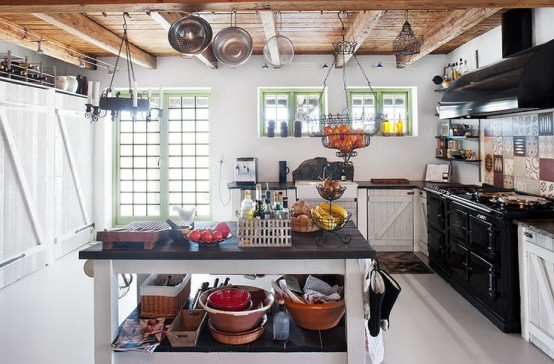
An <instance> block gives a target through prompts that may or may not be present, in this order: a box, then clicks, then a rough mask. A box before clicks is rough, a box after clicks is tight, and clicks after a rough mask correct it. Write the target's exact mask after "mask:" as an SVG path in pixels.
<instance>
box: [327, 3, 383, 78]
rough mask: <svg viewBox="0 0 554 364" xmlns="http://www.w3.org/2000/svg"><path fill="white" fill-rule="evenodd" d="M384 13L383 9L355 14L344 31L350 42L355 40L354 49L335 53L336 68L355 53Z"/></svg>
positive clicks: (342, 65) (346, 38) (341, 65)
mask: <svg viewBox="0 0 554 364" xmlns="http://www.w3.org/2000/svg"><path fill="white" fill-rule="evenodd" d="M383 14H385V11H383V10H377V11H362V12H360V13H358V15H356V18H355V19H354V21H353V23H352V27H350V29H348V32H347V33H346V35H345V37H344V39H345V40H347V41H351V42H356V46H355V47H354V50H353V52H352V53H350V54H345V55H344V56H343V55H340V54H336V55H335V67H336V68H342V67H344V65H345V64H346V63H347V62H348V61H349V60H350V58H352V55H353V54H354V53H356V51H357V50H358V48H360V46H361V45H362V43H363V42H364V41H365V40H366V38H367V37H368V36H369V34H370V33H371V32H372V31H373V28H374V27H375V25H376V24H377V22H378V21H379V19H380V18H381V17H382V16H383Z"/></svg>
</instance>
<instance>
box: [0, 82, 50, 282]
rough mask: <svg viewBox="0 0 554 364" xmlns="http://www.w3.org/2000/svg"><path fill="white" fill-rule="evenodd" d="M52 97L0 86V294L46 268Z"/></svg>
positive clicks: (22, 87)
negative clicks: (15, 283)
mask: <svg viewBox="0 0 554 364" xmlns="http://www.w3.org/2000/svg"><path fill="white" fill-rule="evenodd" d="M52 96H53V92H52V93H49V92H48V90H43V89H38V88H30V87H24V86H20V85H16V84H10V83H7V82H0V101H1V102H2V103H1V105H0V288H1V287H4V286H7V285H8V284H10V283H13V282H15V281H16V280H18V279H20V278H22V277H24V276H26V275H28V274H30V273H32V272H34V271H35V270H37V269H39V268H41V267H43V266H45V265H46V264H47V262H48V254H47V252H48V251H47V246H48V244H47V242H48V240H49V237H50V234H49V232H50V230H49V228H50V227H51V225H53V221H52V215H51V208H52V206H53V195H52V193H51V187H52V176H53V173H52V170H53V168H52V167H53V155H54V153H53V145H52V144H51V141H52V138H51V136H52V130H53V128H52V126H53V122H52V118H51V116H50V117H49V113H48V104H49V103H52Z"/></svg>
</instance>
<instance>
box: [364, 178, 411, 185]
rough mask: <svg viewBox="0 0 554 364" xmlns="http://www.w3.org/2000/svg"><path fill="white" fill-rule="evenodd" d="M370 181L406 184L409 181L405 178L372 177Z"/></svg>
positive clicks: (382, 183)
mask: <svg viewBox="0 0 554 364" xmlns="http://www.w3.org/2000/svg"><path fill="white" fill-rule="evenodd" d="M371 183H375V184H378V185H392V184H407V183H410V181H408V180H407V179H405V178H372V179H371Z"/></svg>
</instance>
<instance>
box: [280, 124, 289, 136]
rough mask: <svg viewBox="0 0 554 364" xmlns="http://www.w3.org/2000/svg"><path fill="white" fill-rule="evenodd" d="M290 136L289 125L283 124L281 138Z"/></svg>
mask: <svg viewBox="0 0 554 364" xmlns="http://www.w3.org/2000/svg"><path fill="white" fill-rule="evenodd" d="M288 136H289V124H288V123H287V122H286V121H282V122H281V138H286V137H288Z"/></svg>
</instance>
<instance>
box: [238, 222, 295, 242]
mask: <svg viewBox="0 0 554 364" xmlns="http://www.w3.org/2000/svg"><path fill="white" fill-rule="evenodd" d="M237 238H238V246H239V247H288V246H291V245H292V240H291V222H290V220H285V219H266V220H259V219H239V220H238V222H237Z"/></svg>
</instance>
